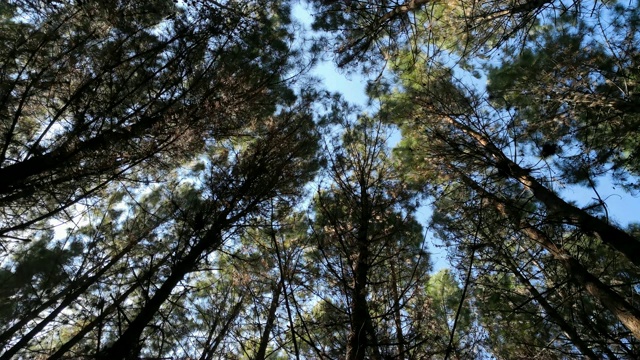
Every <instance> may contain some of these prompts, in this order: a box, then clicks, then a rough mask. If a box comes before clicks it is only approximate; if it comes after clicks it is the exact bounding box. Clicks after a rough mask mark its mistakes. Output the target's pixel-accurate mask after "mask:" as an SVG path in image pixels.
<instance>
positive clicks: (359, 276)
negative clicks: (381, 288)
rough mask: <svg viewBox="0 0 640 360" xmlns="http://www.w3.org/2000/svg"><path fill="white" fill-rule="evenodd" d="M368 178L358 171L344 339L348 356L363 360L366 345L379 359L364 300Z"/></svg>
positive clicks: (368, 215)
mask: <svg viewBox="0 0 640 360" xmlns="http://www.w3.org/2000/svg"><path fill="white" fill-rule="evenodd" d="M367 184H368V182H367V181H366V179H365V174H364V173H361V174H360V179H359V185H360V194H359V195H360V199H359V200H360V209H359V212H360V221H359V224H358V232H357V236H356V251H357V252H358V253H357V255H356V259H355V261H354V265H353V287H352V291H351V329H350V331H349V337H348V340H347V360H364V359H365V358H366V350H367V348H371V350H372V352H373V359H380V349H379V348H378V341H377V337H376V333H375V329H374V326H373V321H372V320H371V315H370V314H369V305H368V304H367V277H368V275H369V269H370V268H371V265H370V264H369V262H370V261H371V260H370V250H369V246H370V244H369V220H370V219H371V215H372V214H371V206H370V204H369V194H368V193H367Z"/></svg>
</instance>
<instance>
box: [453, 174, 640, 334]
mask: <svg viewBox="0 0 640 360" xmlns="http://www.w3.org/2000/svg"><path fill="white" fill-rule="evenodd" d="M461 177H462V179H463V181H464V182H465V183H466V184H467V185H469V186H470V187H471V188H472V189H474V190H475V191H477V192H478V193H480V194H481V196H482V197H484V198H486V199H488V200H490V201H491V203H492V204H493V205H494V207H495V208H496V210H498V212H500V213H501V214H502V215H503V216H505V217H507V218H509V219H514V220H515V221H516V222H517V224H516V225H518V226H519V227H520V229H522V231H523V232H524V233H525V234H527V236H529V238H531V239H532V240H533V241H535V242H537V243H538V244H540V245H541V246H543V247H544V248H545V249H547V250H548V251H549V252H550V253H551V254H552V255H553V257H554V258H555V259H556V260H558V262H559V263H560V264H561V265H562V266H564V268H565V270H566V271H567V273H568V274H569V276H570V277H571V278H572V279H573V280H574V281H575V283H576V284H578V285H579V286H581V287H583V288H584V289H585V290H587V292H588V293H589V294H590V295H591V296H593V297H594V298H595V299H596V300H598V301H599V302H600V303H601V304H602V306H604V307H605V308H607V309H608V310H609V311H611V312H612V313H613V314H614V315H615V316H616V317H617V318H618V320H620V322H621V323H622V324H623V325H624V326H625V327H626V328H627V329H629V331H631V333H632V334H633V336H635V337H636V338H637V339H640V310H638V309H637V308H635V307H634V306H633V305H631V304H629V302H628V301H626V300H625V299H624V298H623V297H622V296H620V294H618V293H617V292H615V291H613V290H611V288H610V287H608V286H607V285H605V284H604V283H602V281H600V279H598V278H597V277H596V276H594V275H593V274H591V273H590V272H589V271H588V270H587V269H585V268H584V266H582V264H580V262H578V261H577V260H576V259H575V258H574V257H573V256H571V254H569V253H567V252H566V251H565V250H564V248H562V246H558V245H556V244H555V243H554V242H553V241H552V240H551V239H550V238H549V237H548V236H547V234H545V233H544V232H542V231H540V230H539V229H538V228H536V227H535V226H533V225H531V224H529V223H528V222H527V221H526V219H524V218H522V217H520V216H519V215H520V214H518V211H517V209H518V207H517V205H516V204H513V203H512V202H511V200H508V199H505V198H498V197H497V196H496V195H495V194H493V193H490V192H489V191H487V190H486V189H484V188H483V187H481V186H480V185H479V184H478V183H476V182H475V181H473V180H472V179H471V178H469V177H467V176H466V175H463V174H461ZM517 219H519V220H517Z"/></svg>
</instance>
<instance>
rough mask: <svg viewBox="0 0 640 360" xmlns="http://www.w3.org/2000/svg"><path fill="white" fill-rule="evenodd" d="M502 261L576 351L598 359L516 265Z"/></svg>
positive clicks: (506, 258)
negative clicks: (565, 335)
mask: <svg viewBox="0 0 640 360" xmlns="http://www.w3.org/2000/svg"><path fill="white" fill-rule="evenodd" d="M504 259H505V261H506V262H507V266H508V267H509V269H511V272H513V274H514V275H516V277H517V278H518V279H519V280H520V282H521V283H522V284H524V285H525V286H526V287H527V290H529V293H531V295H532V296H533V298H534V300H535V301H536V302H537V303H538V304H540V306H542V308H543V309H544V311H545V313H546V314H547V315H548V316H549V317H550V318H551V319H553V321H554V322H555V323H556V324H558V326H559V327H560V329H562V331H564V333H565V334H567V336H568V337H569V340H571V342H572V343H573V344H574V345H575V346H576V347H577V348H578V350H580V352H581V353H582V354H583V355H584V356H586V357H587V358H588V359H593V360H597V359H599V357H598V356H597V355H596V354H595V353H594V352H593V350H591V348H590V347H589V345H588V344H587V343H586V342H584V340H582V338H581V337H580V334H578V331H577V330H576V329H575V328H574V327H573V326H572V325H571V324H569V323H568V322H567V321H566V320H565V319H564V317H563V316H562V315H561V314H560V313H559V312H558V311H557V310H556V309H555V308H554V307H553V306H551V304H549V302H548V301H547V299H545V298H544V296H542V294H540V292H539V291H538V289H536V287H535V286H533V285H532V284H531V282H530V281H529V279H527V278H526V277H525V276H524V275H523V274H522V272H520V270H519V269H518V267H517V266H516V264H515V263H514V262H513V259H511V258H510V257H509V256H505V257H504Z"/></svg>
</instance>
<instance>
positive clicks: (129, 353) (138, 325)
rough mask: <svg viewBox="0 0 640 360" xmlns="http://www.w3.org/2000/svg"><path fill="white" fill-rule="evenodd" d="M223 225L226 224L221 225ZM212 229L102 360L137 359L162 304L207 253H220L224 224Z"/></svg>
mask: <svg viewBox="0 0 640 360" xmlns="http://www.w3.org/2000/svg"><path fill="white" fill-rule="evenodd" d="M220 223H222V222H220ZM220 223H216V226H214V227H212V228H211V229H209V230H208V231H207V233H206V235H205V236H203V237H202V239H200V241H199V242H198V243H197V244H196V245H195V246H194V247H193V248H192V249H191V251H190V252H189V253H188V254H187V255H186V256H185V257H184V258H182V260H180V261H179V262H178V263H177V264H176V265H174V266H173V268H172V269H171V275H169V277H168V278H167V279H166V280H165V282H164V283H163V284H162V286H161V287H160V288H159V289H158V291H156V293H155V294H154V295H153V297H152V298H151V299H149V301H147V303H146V304H145V306H144V307H143V308H142V310H140V312H139V313H138V315H137V316H136V317H135V319H133V321H131V323H130V324H129V327H128V328H127V330H125V332H124V333H123V334H122V335H120V337H119V338H118V340H116V342H114V343H113V344H111V345H110V346H109V347H108V348H106V349H105V350H103V351H102V353H100V354H98V355H97V356H96V358H98V359H113V360H116V359H118V360H119V359H131V358H136V357H137V354H136V350H137V348H138V345H139V344H138V342H139V339H140V336H141V335H142V332H143V331H144V329H145V327H147V324H148V323H149V322H150V321H151V319H153V316H154V315H155V314H156V313H157V311H158V310H159V309H160V307H161V306H162V304H163V303H164V302H165V301H166V300H167V299H168V298H169V297H170V296H171V293H172V292H173V289H174V288H175V287H176V285H178V283H179V282H180V281H181V280H182V279H183V278H184V276H185V275H186V274H187V273H189V272H190V271H191V270H193V268H194V267H195V266H196V264H197V262H198V260H199V259H200V256H201V255H202V254H203V253H204V252H205V251H206V250H213V249H217V247H218V246H220V244H221V243H222V233H221V228H222V227H221V226H220V225H221V224H220Z"/></svg>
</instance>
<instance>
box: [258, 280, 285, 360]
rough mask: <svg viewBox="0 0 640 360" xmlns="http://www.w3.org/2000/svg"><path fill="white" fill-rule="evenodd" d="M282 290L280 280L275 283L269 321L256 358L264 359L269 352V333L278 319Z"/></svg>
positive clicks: (268, 316) (268, 315) (265, 326)
mask: <svg viewBox="0 0 640 360" xmlns="http://www.w3.org/2000/svg"><path fill="white" fill-rule="evenodd" d="M281 292H282V281H278V282H277V284H273V292H272V293H271V305H270V306H269V313H268V314H267V321H266V323H265V325H264V331H263V332H262V336H261V337H260V345H259V346H258V352H257V353H256V357H255V359H256V360H264V359H265V357H266V354H267V346H268V345H269V335H271V331H272V330H273V325H274V324H275V321H276V311H277V310H278V303H279V302H280V293H281Z"/></svg>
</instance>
